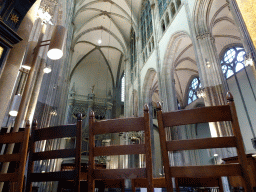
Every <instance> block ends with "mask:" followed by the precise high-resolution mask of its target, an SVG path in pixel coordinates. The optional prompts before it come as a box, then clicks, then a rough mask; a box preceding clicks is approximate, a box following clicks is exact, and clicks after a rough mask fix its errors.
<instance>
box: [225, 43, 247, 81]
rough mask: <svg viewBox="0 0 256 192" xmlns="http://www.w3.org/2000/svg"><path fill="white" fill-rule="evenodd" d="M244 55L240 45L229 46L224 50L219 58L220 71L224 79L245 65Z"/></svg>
mask: <svg viewBox="0 0 256 192" xmlns="http://www.w3.org/2000/svg"><path fill="white" fill-rule="evenodd" d="M244 57H245V51H244V48H242V47H230V48H228V49H227V50H226V52H225V53H224V56H223V58H222V60H221V67H222V72H223V74H224V76H225V77H226V79H227V78H229V77H231V76H233V75H234V74H236V73H237V72H239V71H240V70H241V69H243V68H244V67H245V63H244Z"/></svg>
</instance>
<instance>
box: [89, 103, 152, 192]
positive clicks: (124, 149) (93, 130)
mask: <svg viewBox="0 0 256 192" xmlns="http://www.w3.org/2000/svg"><path fill="white" fill-rule="evenodd" d="M130 131H145V144H134V145H122V146H108V147H95V135H98V134H106V133H120V132H130ZM127 154H146V168H134V169H101V170H99V169H95V162H94V157H95V156H111V155H127ZM152 175H153V174H152V155H151V141H150V126H149V113H148V106H147V105H145V107H144V117H138V118H126V119H113V120H105V121H100V122H95V117H94V113H93V112H91V113H90V124H89V170H88V191H89V192H94V190H95V180H106V179H117V180H120V179H121V180H124V179H136V178H146V179H147V189H148V192H153V181H152V180H153V176H152Z"/></svg>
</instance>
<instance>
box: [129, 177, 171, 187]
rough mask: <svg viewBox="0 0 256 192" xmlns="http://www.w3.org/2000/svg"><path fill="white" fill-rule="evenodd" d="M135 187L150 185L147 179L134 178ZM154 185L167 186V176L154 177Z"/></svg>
mask: <svg viewBox="0 0 256 192" xmlns="http://www.w3.org/2000/svg"><path fill="white" fill-rule="evenodd" d="M132 182H133V185H134V187H139V188H146V187H147V185H148V182H147V179H144V178H143V179H134V180H132ZM153 186H154V188H165V187H166V184H165V178H164V177H161V178H154V179H153Z"/></svg>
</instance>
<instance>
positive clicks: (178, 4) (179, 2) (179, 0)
mask: <svg viewBox="0 0 256 192" xmlns="http://www.w3.org/2000/svg"><path fill="white" fill-rule="evenodd" d="M176 4H177V7H178V8H179V7H180V5H181V0H176Z"/></svg>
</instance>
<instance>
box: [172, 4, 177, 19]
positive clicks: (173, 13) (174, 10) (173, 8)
mask: <svg viewBox="0 0 256 192" xmlns="http://www.w3.org/2000/svg"><path fill="white" fill-rule="evenodd" d="M175 13H176V9H175V5H174V3H171V14H172V17H174V15H175Z"/></svg>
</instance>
